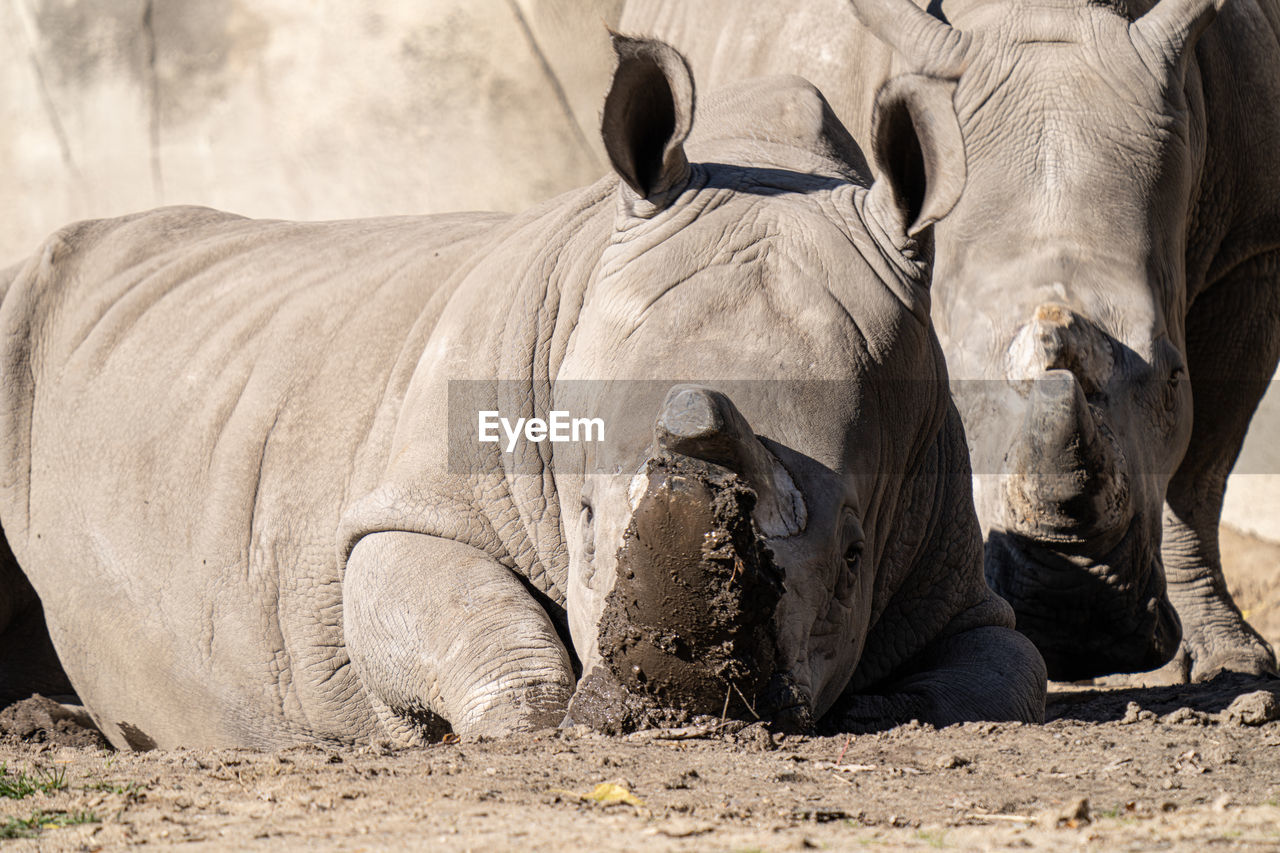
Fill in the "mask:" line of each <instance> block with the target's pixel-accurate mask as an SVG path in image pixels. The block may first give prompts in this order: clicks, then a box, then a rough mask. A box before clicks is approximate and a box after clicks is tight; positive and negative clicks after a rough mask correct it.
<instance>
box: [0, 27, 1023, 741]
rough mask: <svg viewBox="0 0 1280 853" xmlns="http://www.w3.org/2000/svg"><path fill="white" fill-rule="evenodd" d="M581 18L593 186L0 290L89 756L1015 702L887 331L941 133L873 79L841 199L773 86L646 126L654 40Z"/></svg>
mask: <svg viewBox="0 0 1280 853" xmlns="http://www.w3.org/2000/svg"><path fill="white" fill-rule="evenodd" d="M614 43H615V48H616V51H617V53H618V57H619V60H618V66H617V69H616V71H615V74H614V78H613V82H612V86H611V89H610V91H609V95H608V98H607V100H606V103H605V106H604V112H603V122H602V137H603V141H604V144H605V148H606V150H607V151H608V152H609V156H610V159H611V161H612V163H613V166H614V168H615V170H616V174H614V175H612V176H611V177H608V178H605V179H603V180H601V181H600V182H598V183H596V184H594V185H592V186H590V187H587V188H585V189H582V190H579V191H575V192H571V193H569V194H567V195H564V196H561V197H559V198H557V199H554V200H552V201H550V202H547V203H545V204H544V205H542V206H540V207H538V208H535V209H533V210H531V211H528V212H526V213H524V214H521V215H517V216H508V215H498V214H484V213H472V214H458V215H437V216H429V217H401V218H390V219H370V220H359V221H343V222H326V223H294V222H279V221H255V220H250V219H244V218H241V217H237V216H233V215H229V214H226V213H221V212H216V211H213V210H208V209H203V208H189V207H188V208H166V209H160V210H156V211H152V212H149V213H143V214H139V215H135V216H130V217H125V218H121V219H113V220H106V221H92V222H84V223H80V224H76V225H72V226H70V227H68V228H66V229H63V230H62V231H60V232H58V233H57V234H55V235H54V236H53V237H51V238H50V239H49V240H48V241H47V242H46V243H45V244H44V245H43V247H42V248H41V249H40V250H39V251H38V252H36V253H35V254H34V255H33V256H32V257H31V258H30V259H29V260H28V261H27V262H26V263H25V264H24V265H23V266H22V267H21V268H20V269H18V270H14V271H10V273H9V275H8V276H7V281H8V286H7V288H6V290H5V293H4V298H3V303H2V307H0V327H2V328H3V330H4V333H3V354H2V356H0V364H2V365H3V367H2V368H0V369H2V370H3V394H4V406H3V407H2V408H0V428H2V430H3V437H4V438H3V448H4V457H3V460H4V461H3V467H2V468H0V470H2V471H3V478H2V481H3V489H2V492H0V518H2V519H3V524H4V530H5V533H6V536H7V539H8V544H9V546H10V547H11V548H12V552H13V556H14V557H15V558H16V564H17V566H20V567H21V572H20V573H18V572H16V571H15V575H16V580H15V581H14V582H13V583H11V584H10V586H13V587H15V588H16V587H18V586H20V583H19V581H21V580H22V578H23V577H25V578H26V579H28V580H29V582H30V585H31V587H33V588H34V592H35V593H36V594H38V597H39V601H38V602H36V603H34V604H33V605H32V606H33V607H36V608H38V607H39V606H40V604H42V605H43V612H44V615H45V618H46V619H47V625H48V633H49V635H50V636H51V638H52V642H53V646H54V647H55V648H56V651H57V655H58V656H59V657H60V659H61V663H62V665H63V666H64V667H65V671H66V673H67V675H68V676H69V679H70V682H71V684H72V686H74V688H75V690H76V691H77V693H78V695H79V697H80V699H81V700H82V701H83V702H84V704H85V706H86V707H87V708H88V710H89V711H90V713H91V714H92V715H93V718H94V719H95V721H96V722H97V723H98V724H99V725H100V727H101V729H102V731H103V732H104V733H105V734H106V736H107V737H108V738H109V739H110V740H111V742H112V743H114V744H115V745H117V746H119V747H127V746H131V747H135V748H141V747H149V746H160V747H169V746H174V745H179V744H182V745H217V744H247V745H257V746H279V745H284V744H290V743H298V742H339V743H341V742H359V741H367V740H370V739H379V738H382V739H388V740H390V741H392V742H396V743H404V744H412V743H419V742H422V741H424V740H429V739H431V738H433V737H438V736H439V735H440V734H441V733H442V732H444V731H447V728H449V727H451V728H452V730H453V731H455V732H458V733H489V734H500V733H505V732H512V731H518V730H523V729H529V728H534V727H539V726H551V725H557V724H560V723H562V722H563V721H565V720H566V719H568V720H570V721H572V722H577V723H587V724H592V725H599V726H601V727H607V726H609V725H613V723H615V722H616V719H615V718H616V714H615V713H614V710H615V709H614V708H612V707H610V705H609V703H610V702H612V701H614V699H617V701H620V702H625V701H630V700H631V699H635V700H636V701H637V702H640V703H641V705H643V706H644V707H657V708H668V709H670V708H675V709H677V710H679V711H681V712H685V713H690V714H696V713H702V712H711V711H714V712H715V713H721V712H722V709H723V707H724V706H725V705H726V704H728V703H727V700H729V699H731V700H732V703H733V704H734V707H735V708H738V709H739V712H740V713H742V714H746V713H747V710H745V709H743V706H745V707H746V709H749V710H750V711H751V712H753V713H757V714H760V715H761V716H766V715H767V716H768V717H769V718H770V719H772V720H775V721H779V723H780V724H782V725H789V726H808V725H811V724H812V723H813V722H814V721H818V720H824V719H825V720H832V721H834V723H835V724H836V725H853V724H855V723H863V724H880V723H881V722H884V721H892V720H907V719H911V718H917V719H921V720H926V721H931V722H936V723H943V722H950V721H954V720H963V719H975V718H981V719H1015V720H1036V719H1039V718H1040V717H1041V716H1042V714H1043V706H1044V692H1045V673H1044V669H1043V662H1042V661H1041V659H1040V658H1039V656H1038V654H1037V653H1036V652H1035V649H1034V647H1033V646H1032V645H1031V644H1030V643H1029V642H1028V641H1027V640H1026V639H1025V638H1024V637H1022V636H1021V635H1019V634H1018V633H1017V632H1016V631H1014V630H1013V629H1012V625H1013V616H1012V612H1011V610H1010V608H1009V607H1008V605H1007V604H1005V603H1004V602H1003V601H1001V600H1000V599H999V598H998V597H997V596H995V595H994V593H992V592H991V590H990V589H989V587H988V586H987V585H986V583H985V581H984V580H983V577H982V571H981V553H980V551H981V541H980V537H979V532H978V527H977V519H976V515H975V513H974V511H973V505H972V498H971V493H970V489H969V476H970V475H969V469H968V462H967V454H966V446H965V441H964V436H963V432H962V427H961V424H960V420H959V415H958V413H957V411H956V409H955V407H954V405H953V404H952V402H951V401H950V396H949V389H948V386H947V382H946V374H945V366H944V362H943V358H942V352H941V349H940V347H939V344H938V342H937V339H936V336H935V335H934V333H933V331H932V328H931V326H930V322H929V308H928V306H929V292H928V284H929V278H928V271H929V268H928V264H927V234H928V225H927V222H925V221H924V220H923V219H922V218H921V214H922V211H926V210H927V208H928V206H929V205H942V206H945V205H946V204H947V203H949V201H950V200H953V199H954V196H955V195H956V194H957V193H958V184H956V183H955V181H954V180H950V179H947V178H944V177H938V178H937V179H936V180H935V179H934V177H933V176H935V175H937V176H945V175H948V174H950V172H949V169H950V168H951V166H952V165H954V163H953V161H954V160H955V158H956V156H957V155H958V152H959V149H958V148H957V147H955V142H956V134H955V128H954V127H951V128H949V129H947V128H943V129H942V130H941V131H940V132H935V133H933V134H930V135H923V136H921V137H919V138H917V137H916V135H915V134H914V132H913V130H912V127H913V121H915V119H914V118H913V117H914V116H916V113H917V112H918V110H919V109H920V104H921V103H923V102H924V100H927V98H926V97H925V96H923V95H922V94H921V93H919V92H914V93H908V92H898V91H895V92H891V93H888V95H887V96H886V98H885V100H884V102H883V112H884V116H885V119H884V121H883V122H882V123H881V124H880V125H879V128H880V134H879V136H878V137H877V140H876V146H877V148H876V150H877V151H878V152H879V153H880V155H881V156H882V157H884V158H886V159H885V160H884V163H883V168H884V169H885V170H886V177H885V178H883V179H881V180H880V181H878V182H875V183H874V184H870V182H869V181H868V180H867V179H866V178H865V177H864V176H861V175H858V174H855V173H853V172H851V171H850V170H849V169H848V167H847V166H846V165H844V164H846V163H847V162H848V161H849V159H850V156H852V155H849V154H847V151H849V150H852V149H853V148H854V143H853V140H852V139H851V138H850V137H849V136H848V134H847V132H846V131H845V130H844V129H843V127H842V126H841V125H840V124H839V123H838V121H836V120H835V118H834V116H833V115H832V113H831V111H830V109H829V108H828V107H827V105H826V103H825V101H824V100H823V99H822V97H821V95H820V94H819V92H818V91H817V90H816V89H815V88H814V87H812V86H811V85H809V84H808V83H806V82H804V81H801V80H798V79H794V78H781V79H772V80H764V81H756V82H753V83H751V84H746V85H743V86H739V87H737V88H735V89H732V90H729V91H727V92H725V93H724V94H722V95H718V96H714V97H712V98H710V99H708V100H707V104H706V106H705V107H704V108H703V109H702V110H700V115H702V116H703V119H702V121H701V122H700V131H699V134H698V135H697V136H696V137H695V138H693V139H688V137H689V133H690V129H691V127H692V123H693V117H694V89H693V81H692V77H691V75H690V73H689V71H688V68H687V65H686V63H685V61H684V59H683V58H682V57H681V56H680V55H679V54H678V53H677V52H675V51H674V50H673V49H672V48H670V47H669V46H667V45H665V44H663V43H660V42H656V41H650V40H644V39H630V38H627V37H624V36H617V37H615V42H614ZM687 140H688V150H689V153H688V154H686V141H687ZM842 152H846V153H842ZM695 155H696V156H695ZM691 157H692V158H693V159H692V160H691ZM926 176H927V177H926ZM618 388H640V389H642V390H644V389H650V390H651V389H655V388H656V389H657V391H656V392H654V393H657V396H656V398H654V399H652V400H651V402H650V403H648V404H646V406H645V407H641V406H640V404H639V403H637V402H636V400H637V399H639V398H641V397H643V394H641V393H640V392H636V394H631V393H621V394H620V393H615V391H613V390H610V389H618ZM730 388H735V389H737V390H735V391H732V392H730V391H727V390H726V389H730ZM645 393H649V391H647V390H646V391H645ZM473 404H474V405H473ZM564 407H570V408H571V410H572V411H573V412H574V413H586V414H589V415H590V418H588V420H590V421H597V420H598V421H599V422H600V427H601V428H600V429H599V430H598V432H597V434H596V435H594V436H592V439H593V441H594V440H595V439H601V438H603V439H605V440H604V441H594V443H592V442H589V441H588V440H587V436H591V430H590V429H588V430H587V431H586V433H585V434H584V435H583V436H580V441H579V442H578V444H574V445H572V446H570V444H565V443H561V444H554V445H553V444H551V443H549V442H542V441H539V440H538V439H539V437H545V436H546V433H547V429H548V426H547V424H548V422H550V423H551V425H552V429H554V427H555V422H556V418H557V417H558V415H557V412H562V411H565V410H567V409H565V408H564ZM499 416H500V419H501V420H502V421H503V422H504V423H507V420H508V419H509V418H510V419H517V416H518V417H519V418H524V421H519V420H518V419H517V421H516V422H517V423H521V422H523V423H525V424H526V425H525V427H524V428H523V432H520V431H519V430H520V428H519V427H516V428H510V424H509V423H507V426H504V430H506V431H508V432H510V433H511V434H512V435H514V436H518V437H519V438H520V440H518V441H515V442H514V443H513V442H508V441H506V440H505V435H503V434H501V433H499V434H497V437H498V438H500V439H504V440H499V441H493V442H490V441H488V438H489V437H490V436H489V435H488V434H487V433H484V432H483V431H482V430H481V429H480V427H481V426H483V424H484V423H486V419H490V420H489V421H487V422H488V423H489V426H491V427H492V426H493V425H494V423H496V420H494V419H496V418H498V417H499ZM534 418H537V419H538V420H539V422H540V423H541V427H539V428H538V429H540V430H541V431H540V432H538V431H536V430H535V429H533V428H532V426H531V425H532V423H533V419H534ZM459 424H463V425H469V427H468V428H474V429H475V433H474V434H470V433H466V429H462V430H461V432H460V431H459V426H458V425H459ZM588 426H591V425H590V424H588ZM606 430H607V434H606ZM482 439H484V440H482ZM658 573H665V574H663V575H662V576H661V577H660V576H659V575H658ZM24 612H27V611H24ZM691 614H692V615H691ZM16 621H17V620H16V619H11V622H13V623H14V624H16ZM704 628H705V630H704ZM6 651H9V650H8V649H6ZM583 673H586V677H582V679H581V680H582V681H583V682H584V683H589V684H590V685H592V688H591V691H588V692H583V691H579V692H580V693H581V695H582V696H583V699H582V701H577V700H575V703H574V712H573V713H572V715H569V716H567V713H568V708H569V704H570V700H571V699H573V698H574V695H575V688H576V686H577V685H578V682H579V678H580V677H581V676H582V674H583ZM588 693H589V695H588ZM610 697H613V698H610ZM646 702H647V703H648V705H644V703H646ZM711 706H714V708H712V707H711ZM628 707H632V706H628Z"/></svg>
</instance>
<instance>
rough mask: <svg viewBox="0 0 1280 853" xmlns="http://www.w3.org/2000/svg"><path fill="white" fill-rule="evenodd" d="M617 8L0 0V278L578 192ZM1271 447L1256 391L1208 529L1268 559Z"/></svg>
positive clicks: (1274, 487) (1277, 534)
mask: <svg viewBox="0 0 1280 853" xmlns="http://www.w3.org/2000/svg"><path fill="white" fill-rule="evenodd" d="M621 6H622V0H379V2H376V3H374V2H370V1H369V0H310V2H300V0H0V267H2V266H5V265H7V264H8V263H11V262H14V261H17V260H19V259H20V258H22V257H23V256H24V255H26V254H27V253H29V252H31V251H32V250H33V249H34V248H35V246H36V245H37V244H38V242H39V241H40V240H41V239H42V238H43V237H44V236H45V235H46V234H48V233H49V232H50V231H52V230H53V229H55V228H57V227H58V226H60V225H62V224H65V223H67V222H70V221H73V220H77V219H84V218H90V217H101V216H112V215H116V214H121V213H127V212H129V211H133V210H139V209H145V208H149V207H155V206H157V205H162V204H179V203H182V204H204V205H209V206H212V207H218V208H222V209H226V210H231V211H235V212H237V213H243V214H246V215H249V216H259V217H280V218H290V219H330V218H343V217H357V216H372V215H380V214H399V213H433V212H441V211H448V210H459V209H483V210H512V211H514V210H520V209H523V208H525V207H528V206H530V205H532V204H534V203H536V202H538V201H541V200H543V199H545V198H549V197H551V196H553V195H555V194H556V193H558V192H561V191H563V190H566V189H570V188H572V187H575V186H578V185H581V184H585V183H588V182H590V181H592V180H594V179H596V178H597V177H599V176H600V175H601V174H603V173H604V171H605V170H606V167H607V161H606V159H605V156H604V152H603V150H602V148H601V146H600V141H599V134H598V130H597V128H598V121H599V110H600V105H601V103H602V102H603V98H604V92H605V87H606V85H607V83H608V73H609V69H610V68H611V67H612V59H611V53H610V50H609V44H608V36H607V34H606V30H605V26H604V25H605V24H606V23H608V24H616V23H617V20H618V17H619V12H620V8H621ZM697 70H698V69H696V68H695V69H694V71H695V73H696V72H697ZM1278 439H1280V393H1272V394H1271V395H1270V396H1269V398H1268V400H1266V401H1264V404H1263V410H1262V411H1261V412H1260V413H1259V417H1258V418H1257V419H1256V420H1255V422H1254V426H1253V428H1252V430H1251V432H1250V438H1249V442H1248V444H1247V446H1246V448H1245V452H1244V454H1243V456H1242V458H1241V461H1240V464H1239V465H1238V466H1237V471H1238V473H1237V474H1236V475H1235V476H1234V477H1233V478H1232V481H1231V486H1230V487H1229V489H1228V492H1227V506H1226V513H1225V517H1226V518H1227V520H1228V521H1229V523H1231V524H1233V525H1235V526H1237V527H1239V528H1241V529H1243V530H1245V531H1248V532H1251V533H1253V534H1255V535H1260V536H1263V537H1266V538H1270V539H1273V540H1276V541H1280V440H1278Z"/></svg>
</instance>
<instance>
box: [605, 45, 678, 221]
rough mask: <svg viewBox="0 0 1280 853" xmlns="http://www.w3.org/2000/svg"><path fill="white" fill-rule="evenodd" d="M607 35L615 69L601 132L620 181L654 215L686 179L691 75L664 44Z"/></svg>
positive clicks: (672, 49) (676, 53)
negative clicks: (644, 202) (614, 56)
mask: <svg viewBox="0 0 1280 853" xmlns="http://www.w3.org/2000/svg"><path fill="white" fill-rule="evenodd" d="M611 36H612V38H613V50H614V52H615V53H616V54H617V55H618V68H617V70H616V71H614V73H613V85H612V86H611V87H610V88H609V95H608V96H607V97H606V98H605V102H604V116H603V118H602V119H601V126H600V134H601V136H602V137H604V147H605V150H606V151H608V152H609V161H610V162H611V163H613V168H614V170H615V171H616V172H617V173H618V175H619V177H621V178H622V180H623V181H624V182H625V183H626V185H627V186H628V187H630V188H631V189H632V191H634V192H635V194H636V195H637V196H639V197H640V198H641V199H644V200H645V201H647V202H649V203H650V205H652V206H653V207H654V209H655V212H656V210H660V209H662V208H663V207H666V205H667V204H669V203H670V201H671V200H672V199H673V198H674V197H675V196H676V195H677V194H678V193H679V191H680V190H681V189H683V188H684V186H685V184H686V183H688V180H689V161H688V160H687V159H686V158H685V154H684V141H685V139H686V138H688V136H689V129H690V128H691V127H692V126H693V100H694V94H693V74H692V73H690V71H689V64H688V63H687V62H685V59H684V57H683V56H681V55H680V54H679V53H678V52H677V51H676V49H675V48H673V47H671V45H669V44H666V43H665V42H661V41H657V40H656V39H642V38H630V37H628V36H624V35H619V34H618V33H611Z"/></svg>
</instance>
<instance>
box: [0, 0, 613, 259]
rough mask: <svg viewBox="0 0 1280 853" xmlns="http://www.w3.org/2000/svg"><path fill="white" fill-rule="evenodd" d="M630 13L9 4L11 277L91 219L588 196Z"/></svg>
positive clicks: (123, 1)
mask: <svg viewBox="0 0 1280 853" xmlns="http://www.w3.org/2000/svg"><path fill="white" fill-rule="evenodd" d="M620 5H621V0H426V2H423V0H380V2H377V3H373V2H367V1H366V2H361V0H312V2H298V0H3V2H0V128H3V132H2V133H0V211H2V212H3V217H2V219H0V221H2V222H3V227H2V228H0V265H3V264H7V263H8V262H11V261H14V260H17V259H18V258H20V257H22V256H23V255H25V254H26V253H28V252H30V251H31V249H32V248H33V246H34V245H35V244H36V243H37V242H38V241H39V240H40V239H41V238H42V237H43V236H44V235H45V234H47V233H48V232H49V231H51V230H52V229H53V228H56V227H57V226H59V225H61V224H63V223H66V222H68V221H71V220H75V219H82V218H85V217H98V216H107V215H115V214H119V213H124V212H128V211H131V210H137V209H144V208H149V207H154V206H156V205H161V204H176V203H195V204H206V205H210V206H213V207H219V208H224V209H227V210H232V211H235V212H238V213H244V214H247V215H251V216H267V217H287V218H299V219H323V218H335V217H355V216H369V215H374V214H389V213H426V212H437V211H446V210H457V209H500V210H520V209H522V208H525V207H528V206H529V205H531V204H533V203H535V202H537V201H540V200H542V199H544V198H547V197H549V196H552V195H554V194H556V193H558V192H560V191H562V190H565V189H569V188H572V187H574V186H578V185H581V184H584V183H587V182H590V181H592V180H594V179H595V178H597V177H599V176H600V175H601V174H603V172H604V170H605V167H606V165H607V162H606V160H605V158H604V152H603V150H602V148H601V146H600V142H599V134H598V130H597V126H598V120H599V119H598V116H599V107H600V103H601V102H602V101H603V98H604V92H605V87H606V85H607V83H608V77H607V75H608V72H609V69H610V68H611V62H612V60H611V53H610V51H609V44H608V36H607V33H606V30H605V26H604V24H605V22H606V21H616V20H617V7H619V6H620Z"/></svg>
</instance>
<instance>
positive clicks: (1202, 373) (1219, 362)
mask: <svg viewBox="0 0 1280 853" xmlns="http://www.w3.org/2000/svg"><path fill="white" fill-rule="evenodd" d="M1277 270H1280V253H1271V254H1269V255H1264V256H1261V257H1259V258H1255V259H1254V260H1253V261H1250V262H1248V263H1246V264H1242V265H1241V266H1240V267H1237V268H1236V270H1235V271H1233V272H1232V274H1231V275H1230V276H1229V277H1227V278H1226V279H1223V280H1222V281H1219V282H1218V283H1216V284H1214V285H1213V286H1212V287H1211V288H1210V289H1209V290H1208V291H1206V292H1205V293H1202V294H1200V295H1199V296H1197V297H1196V300H1195V303H1194V305H1193V306H1192V309H1191V313H1190V314H1189V315H1188V317H1187V360H1188V362H1189V373H1190V376H1191V385H1192V394H1193V399H1194V407H1195V408H1194V412H1193V420H1192V429H1191V441H1190V444H1189V445H1188V447H1187V452H1186V455H1185V456H1184V457H1183V461H1182V464H1181V465H1180V466H1179V468H1178V470H1177V472H1176V473H1175V474H1174V476H1173V479H1172V481H1171V482H1170V483H1169V489H1168V492H1167V493H1166V498H1165V513H1164V543H1163V547H1162V556H1163V558H1164V566H1165V574H1166V577H1167V580H1168V587H1169V600H1170V601H1171V602H1172V603H1173V606H1174V608H1175V609H1176V610H1177V611H1178V618H1179V619H1180V620H1181V621H1182V646H1181V648H1180V649H1179V650H1178V653H1177V655H1176V656H1175V657H1174V659H1173V660H1172V661H1171V662H1170V663H1169V664H1168V665H1167V666H1165V667H1164V668H1163V669H1160V670H1156V672H1155V673H1153V674H1152V675H1150V676H1147V677H1146V678H1142V679H1141V680H1142V681H1144V682H1145V683H1182V682H1186V681H1205V680H1208V679H1210V678H1212V677H1213V676H1215V675H1217V674H1218V673H1219V672H1223V671H1229V672H1242V673H1249V674H1254V675H1260V674H1262V673H1272V674H1274V673H1275V672H1276V659H1275V654H1274V652H1273V651H1272V650H1271V647H1270V646H1268V645H1267V642H1266V641H1265V640H1263V639H1262V637H1261V636H1259V634H1258V632H1257V631H1255V630H1254V629H1253V628H1252V627H1250V626H1249V624H1248V623H1247V622H1245V620H1244V617H1243V616H1241V614H1240V609H1239V608H1238V607H1236V605H1235V602H1233V601H1232V600H1231V595H1230V593H1229V592H1228V591H1227V583H1226V580H1225V579H1224V578H1223V575H1222V559H1221V557H1220V555H1219V553H1218V523H1219V520H1220V517H1221V515H1222V496H1223V492H1224V491H1225V490H1226V486H1227V475H1228V474H1229V473H1230V472H1231V468H1232V466H1234V465H1235V461H1236V457H1237V456H1239V454H1240V447H1241V445H1242V444H1243V443H1244V437H1245V433H1246V432H1247V430H1248V428H1249V421H1250V419H1251V418H1252V417H1253V413H1254V411H1255V410H1256V409H1257V407H1258V402H1259V401H1260V400H1261V399H1262V395H1263V394H1264V393H1265V392H1266V390H1267V386H1268V385H1269V383H1270V381H1271V378H1272V375H1273V374H1274V372H1275V369H1276V361H1277V357H1280V334H1277V328H1276V327H1277V322H1278V321H1280V289H1278V288H1277V286H1276V285H1277V282H1276V271H1277Z"/></svg>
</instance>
